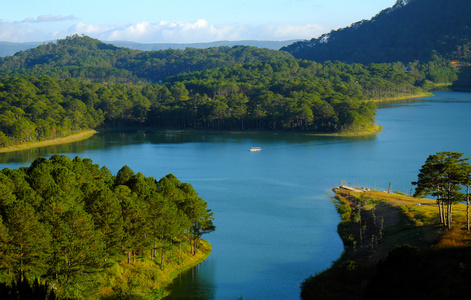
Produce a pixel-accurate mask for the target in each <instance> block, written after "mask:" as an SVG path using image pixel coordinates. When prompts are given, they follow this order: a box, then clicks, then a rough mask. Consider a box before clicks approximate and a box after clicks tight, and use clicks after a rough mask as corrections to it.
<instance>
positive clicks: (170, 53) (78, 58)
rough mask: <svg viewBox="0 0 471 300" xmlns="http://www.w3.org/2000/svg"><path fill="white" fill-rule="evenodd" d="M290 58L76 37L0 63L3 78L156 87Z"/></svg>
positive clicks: (237, 49)
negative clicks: (148, 47)
mask: <svg viewBox="0 0 471 300" xmlns="http://www.w3.org/2000/svg"><path fill="white" fill-rule="evenodd" d="M290 57H292V56H291V55H290V54H288V53H286V52H280V51H275V50H269V49H263V48H256V47H248V46H234V47H232V48H229V47H212V48H207V49H196V48H187V49H185V50H173V49H168V50H160V51H140V50H132V49H129V48H121V47H116V46H114V45H111V44H105V43H103V42H101V41H99V40H96V39H92V38H90V37H87V36H81V37H79V36H77V35H74V36H69V37H67V38H65V39H62V40H58V41H57V42H56V43H52V42H51V43H47V44H43V45H40V46H38V47H36V48H33V49H29V50H27V51H20V52H18V53H16V54H15V55H14V56H8V57H5V58H0V75H10V76H25V75H34V76H40V75H47V76H52V77H59V78H63V79H65V78H69V77H74V78H82V79H89V80H91V81H94V82H106V83H129V84H138V83H143V82H157V81H159V80H163V79H165V78H166V77H167V76H172V75H176V74H179V73H182V72H192V71H200V70H205V69H211V68H221V67H225V66H230V65H233V64H235V63H248V62H257V61H264V60H271V59H284V58H290Z"/></svg>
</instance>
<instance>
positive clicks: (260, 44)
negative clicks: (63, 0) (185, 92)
mask: <svg viewBox="0 0 471 300" xmlns="http://www.w3.org/2000/svg"><path fill="white" fill-rule="evenodd" d="M296 41H297V40H288V41H256V40H244V41H216V42H208V43H136V42H128V41H111V42H107V43H108V44H111V45H114V46H117V47H125V48H130V49H134V50H144V51H153V50H166V49H180V50H185V49H186V48H197V49H206V48H212V47H234V46H250V47H257V48H267V49H271V50H278V49H280V48H282V47H285V46H288V45H291V44H292V43H294V42H296ZM49 42H50V41H45V42H27V43H11V42H0V57H5V56H12V55H14V54H15V53H17V52H19V51H26V50H28V49H31V48H35V47H37V46H39V45H42V44H47V43H49Z"/></svg>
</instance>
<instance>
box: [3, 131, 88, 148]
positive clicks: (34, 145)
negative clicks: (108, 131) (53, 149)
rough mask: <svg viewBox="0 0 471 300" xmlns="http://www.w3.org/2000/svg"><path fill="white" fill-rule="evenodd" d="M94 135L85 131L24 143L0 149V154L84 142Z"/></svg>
mask: <svg viewBox="0 0 471 300" xmlns="http://www.w3.org/2000/svg"><path fill="white" fill-rule="evenodd" d="M96 133H97V131H95V130H87V131H83V132H81V133H78V134H74V135H70V136H67V137H63V138H58V139H54V140H47V141H42V142H35V143H26V144H21V145H17V146H12V147H6V148H0V153H6V152H14V151H21V150H27V149H33V148H39V147H44V146H51V145H59V144H67V143H72V142H77V141H82V140H86V139H88V138H90V137H91V136H93V135H94V134H96Z"/></svg>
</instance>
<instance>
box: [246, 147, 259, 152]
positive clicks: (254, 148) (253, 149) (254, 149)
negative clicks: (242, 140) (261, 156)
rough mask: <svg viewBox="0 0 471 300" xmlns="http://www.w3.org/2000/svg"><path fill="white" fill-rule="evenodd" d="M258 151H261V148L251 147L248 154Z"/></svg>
mask: <svg viewBox="0 0 471 300" xmlns="http://www.w3.org/2000/svg"><path fill="white" fill-rule="evenodd" d="M260 150H262V148H260V147H252V148H250V149H249V151H250V152H257V151H260Z"/></svg>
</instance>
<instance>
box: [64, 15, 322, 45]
mask: <svg viewBox="0 0 471 300" xmlns="http://www.w3.org/2000/svg"><path fill="white" fill-rule="evenodd" d="M70 30H71V31H74V33H79V34H85V35H90V36H93V37H96V38H98V39H101V40H105V41H117V40H122V41H134V42H146V43H163V42H168V43H190V42H210V41H220V40H253V39H255V40H282V39H301V38H313V37H317V36H319V35H321V34H322V33H324V31H323V28H322V27H321V26H319V25H314V24H307V25H260V26H248V25H240V24H223V25H215V24H210V23H209V22H208V21H206V20H197V21H195V22H167V21H161V22H158V23H150V22H141V23H134V24H124V25H120V26H93V25H86V24H82V23H79V24H77V25H75V26H74V27H73V28H71V29H70Z"/></svg>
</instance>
